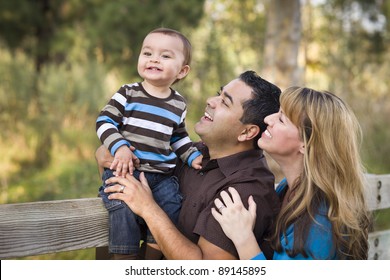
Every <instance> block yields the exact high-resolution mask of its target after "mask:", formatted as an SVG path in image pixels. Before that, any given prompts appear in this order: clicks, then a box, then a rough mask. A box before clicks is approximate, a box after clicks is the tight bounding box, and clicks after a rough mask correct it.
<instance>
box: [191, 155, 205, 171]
mask: <svg viewBox="0 0 390 280" xmlns="http://www.w3.org/2000/svg"><path fill="white" fill-rule="evenodd" d="M202 159H203V156H202V155H200V156H198V157H196V158H195V159H194V160H193V161H192V163H191V166H192V168H194V169H198V170H199V169H202Z"/></svg>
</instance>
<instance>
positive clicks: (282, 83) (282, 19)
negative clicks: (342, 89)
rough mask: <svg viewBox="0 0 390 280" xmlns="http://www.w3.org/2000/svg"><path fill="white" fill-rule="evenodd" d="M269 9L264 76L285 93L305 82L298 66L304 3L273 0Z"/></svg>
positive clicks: (291, 0)
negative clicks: (293, 86) (285, 90)
mask: <svg viewBox="0 0 390 280" xmlns="http://www.w3.org/2000/svg"><path fill="white" fill-rule="evenodd" d="M267 10H268V12H267V31H266V42H265V48H264V65H263V73H262V75H263V77H264V78H266V79H268V80H270V81H272V82H274V83H275V84H277V85H278V86H279V87H280V88H281V89H282V90H283V89H285V88H287V87H289V86H292V85H299V84H301V81H302V78H301V77H302V73H301V72H302V71H301V70H300V69H299V66H298V54H299V45H300V41H301V29H302V26H301V4H300V0H271V1H269V2H268V7H267Z"/></svg>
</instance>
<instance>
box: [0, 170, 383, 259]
mask: <svg viewBox="0 0 390 280" xmlns="http://www.w3.org/2000/svg"><path fill="white" fill-rule="evenodd" d="M366 177H367V182H368V183H367V194H368V204H369V209H370V210H381V209H388V208H390V174H387V175H373V174H367V176H366ZM369 243H370V251H369V259H386V260H390V228H389V229H386V230H383V231H376V232H372V233H370V236H369ZM107 245H108V214H107V211H106V209H105V208H104V206H103V204H102V202H101V199H100V198H86V199H71V200H59V201H45V202H32V203H18V204H3V205H0V259H9V258H17V257H25V256H34V255H40V254H47V253H54V252H63V251H71V250H79V249H87V248H96V247H102V246H107Z"/></svg>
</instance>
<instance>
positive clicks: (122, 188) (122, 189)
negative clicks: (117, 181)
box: [119, 185, 125, 193]
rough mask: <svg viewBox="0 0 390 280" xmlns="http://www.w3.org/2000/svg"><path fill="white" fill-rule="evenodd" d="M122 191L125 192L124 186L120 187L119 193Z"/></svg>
mask: <svg viewBox="0 0 390 280" xmlns="http://www.w3.org/2000/svg"><path fill="white" fill-rule="evenodd" d="M124 190H125V186H123V185H121V188H120V189H119V192H120V193H123V191H124Z"/></svg>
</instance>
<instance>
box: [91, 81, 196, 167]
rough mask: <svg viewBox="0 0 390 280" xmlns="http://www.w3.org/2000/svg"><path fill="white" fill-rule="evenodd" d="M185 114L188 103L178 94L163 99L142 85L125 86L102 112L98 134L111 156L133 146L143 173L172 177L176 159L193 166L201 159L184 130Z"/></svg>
mask: <svg viewBox="0 0 390 280" xmlns="http://www.w3.org/2000/svg"><path fill="white" fill-rule="evenodd" d="M186 113H187V105H186V101H185V99H184V98H183V97H182V96H181V95H180V94H179V93H178V92H177V91H174V90H172V92H171V95H170V96H169V97H168V98H166V99H160V98H156V97H154V96H151V95H149V94H148V93H147V92H146V91H145V89H144V88H143V86H142V85H141V83H134V84H126V85H123V86H122V87H121V88H120V89H119V90H118V91H117V92H116V93H115V94H114V95H113V97H112V98H111V100H110V101H109V103H108V104H107V105H106V106H105V107H104V108H103V110H102V111H101V112H100V114H99V116H98V118H97V120H96V131H97V135H98V137H99V139H100V141H101V142H102V143H103V144H104V145H105V146H106V147H107V148H108V149H109V151H110V152H111V154H112V155H115V152H116V151H117V150H118V148H119V147H121V146H123V145H127V146H130V145H131V146H133V147H135V149H136V150H135V151H134V154H135V155H136V156H137V157H138V158H139V159H140V163H141V164H140V168H139V170H140V171H148V172H157V173H169V172H171V171H172V170H173V168H174V167H175V162H176V158H177V156H179V157H180V159H181V160H182V161H183V162H186V163H188V164H189V165H191V162H192V160H193V159H195V158H196V157H197V156H199V155H200V152H199V151H198V150H197V149H196V148H195V147H194V146H193V144H192V142H191V140H190V138H189V136H188V133H187V131H186V129H185V122H184V121H185V117H186Z"/></svg>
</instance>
